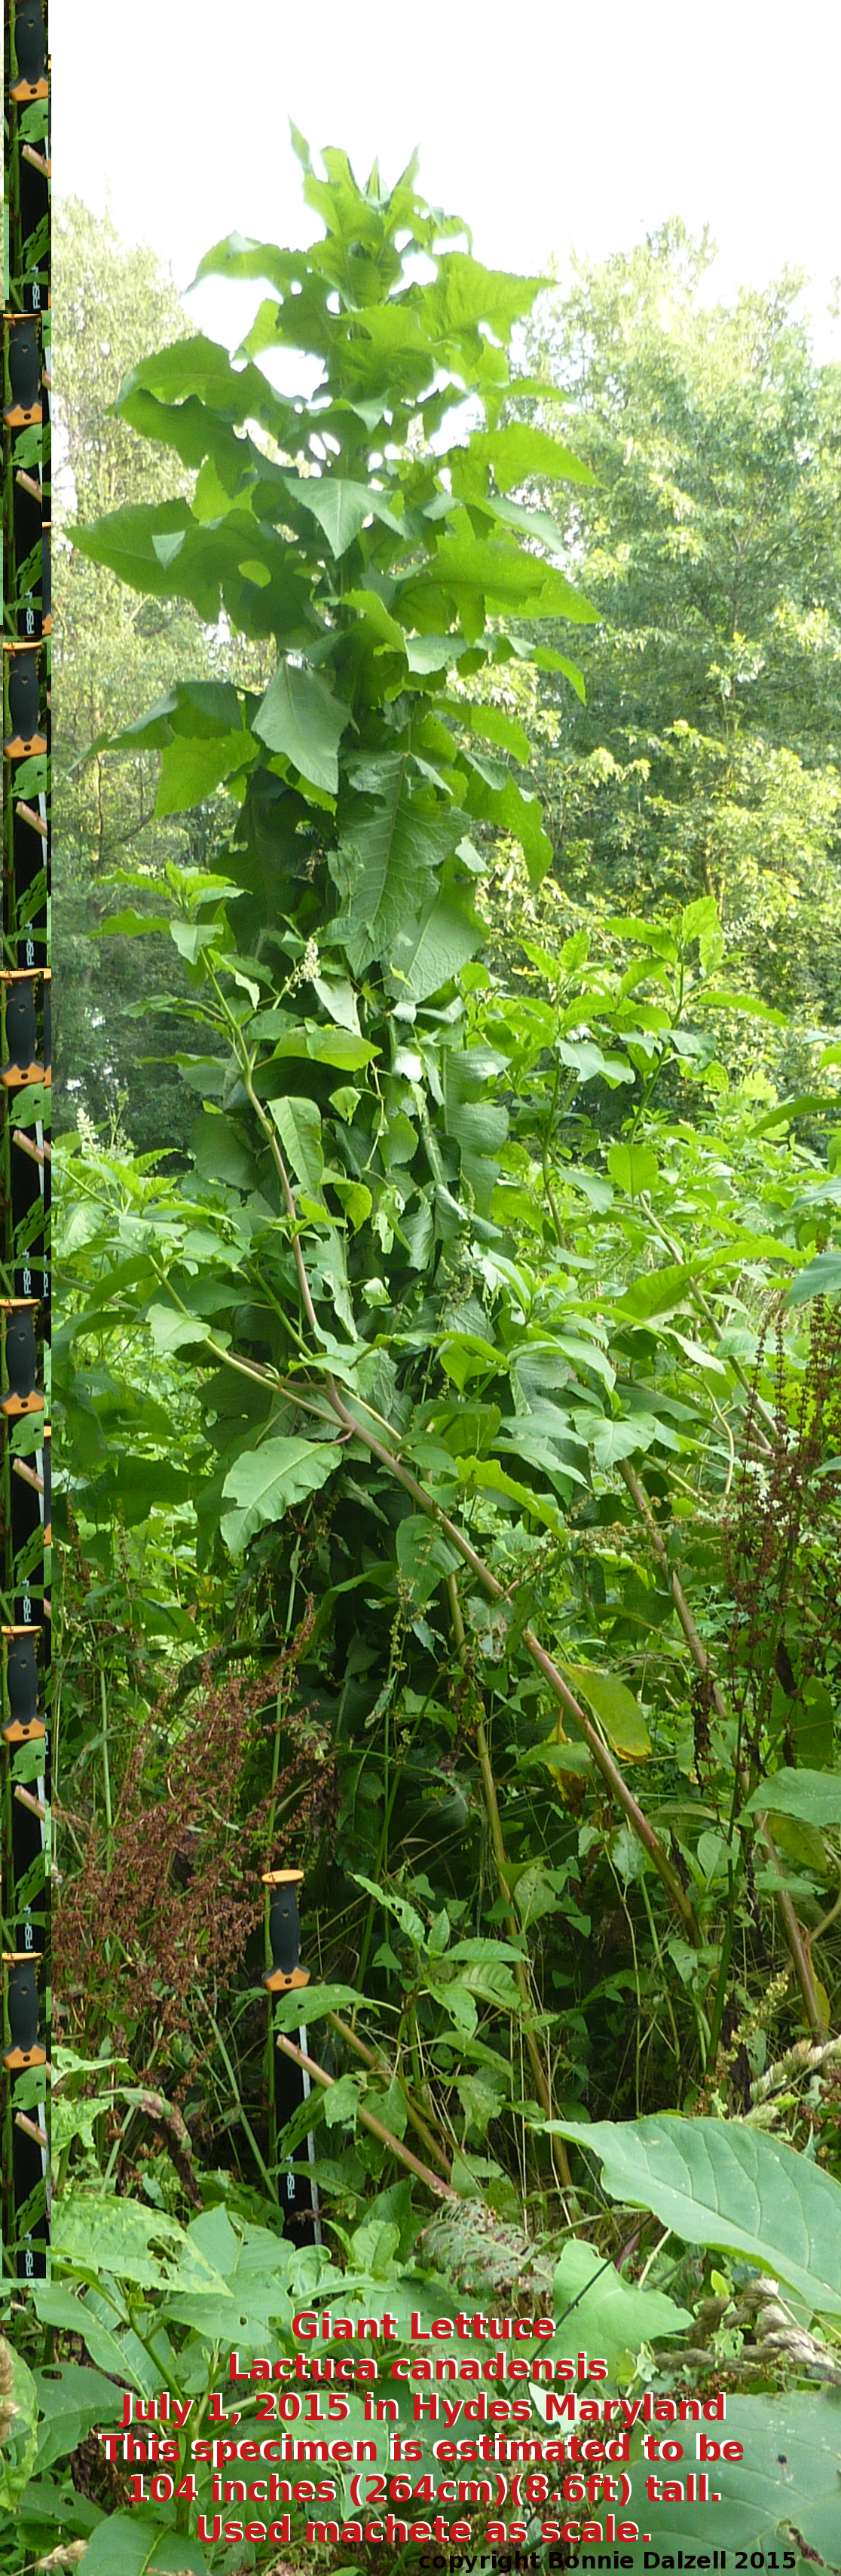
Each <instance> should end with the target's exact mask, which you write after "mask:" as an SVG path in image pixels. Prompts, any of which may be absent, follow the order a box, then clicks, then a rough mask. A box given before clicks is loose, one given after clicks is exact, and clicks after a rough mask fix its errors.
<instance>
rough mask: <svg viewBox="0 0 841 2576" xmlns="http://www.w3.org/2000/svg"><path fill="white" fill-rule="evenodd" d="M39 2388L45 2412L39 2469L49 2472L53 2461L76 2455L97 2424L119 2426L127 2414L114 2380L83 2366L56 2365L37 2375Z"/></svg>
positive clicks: (41, 2406) (62, 2363) (40, 2401)
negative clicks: (74, 2452) (67, 2455)
mask: <svg viewBox="0 0 841 2576" xmlns="http://www.w3.org/2000/svg"><path fill="white" fill-rule="evenodd" d="M35 2386H36V2390H37V2394H38V2404H39V2407H40V2410H41V2418H42V2421H41V2425H40V2428H39V2436H38V2469H39V2472H40V2471H42V2470H44V2469H48V2468H49V2467H50V2466H51V2463H52V2461H53V2460H61V2459H63V2458H64V2457H65V2454H66V2453H67V2452H68V2451H75V2450H76V2448H77V2446H78V2444H79V2443H80V2442H82V2441H84V2439H85V2436H86V2435H87V2434H88V2433H89V2432H90V2430H91V2427H92V2425H94V2424H116V2423H119V2420H120V2417H121V2415H122V2411H123V2401H122V2395H121V2392H120V2390H119V2388H115V2386H114V2382H113V2380H112V2379H106V2378H105V2377H104V2375H103V2372H102V2371H101V2370H90V2369H89V2368H87V2367H86V2366H85V2365H84V2364H82V2363H81V2362H76V2361H64V2362H55V2363H53V2364H52V2365H51V2366H50V2367H48V2368H46V2369H44V2370H38V2371H36V2373H35Z"/></svg>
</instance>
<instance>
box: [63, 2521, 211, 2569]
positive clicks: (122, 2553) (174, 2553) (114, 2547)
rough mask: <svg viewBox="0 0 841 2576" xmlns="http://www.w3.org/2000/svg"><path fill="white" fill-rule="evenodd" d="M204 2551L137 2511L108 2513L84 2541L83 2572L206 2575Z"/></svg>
mask: <svg viewBox="0 0 841 2576" xmlns="http://www.w3.org/2000/svg"><path fill="white" fill-rule="evenodd" d="M208 2563H209V2562H208V2556H207V2551H206V2550H205V2549H202V2547H201V2545H200V2543H199V2541H197V2540H181V2539H180V2538H179V2536H178V2533H177V2532H174V2531H171V2530H170V2529H169V2527H168V2526H166V2527H164V2528H162V2526H161V2524H160V2523H159V2522H158V2521H154V2522H151V2521H149V2520H147V2517H146V2515H145V2514H140V2513H109V2514H106V2515H105V2517H104V2519H103V2521H102V2522H98V2523H97V2526H96V2530H95V2531H94V2532H92V2534H91V2538H90V2540H89V2541H88V2544H87V2547H86V2550H85V2557H84V2567H85V2576H207V2569H208Z"/></svg>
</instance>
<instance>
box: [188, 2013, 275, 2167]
mask: <svg viewBox="0 0 841 2576" xmlns="http://www.w3.org/2000/svg"><path fill="white" fill-rule="evenodd" d="M203 2001H204V2008H205V2012H206V2014H207V2018H208V2021H209V2023H210V2027H211V2030H212V2032H213V2036H214V2039H215V2041H216V2045H217V2048H218V2050H219V2055H220V2057H221V2059H222V2064H223V2066H224V2068H225V2071H226V2074H227V2077H228V2082H229V2084H230V2087H231V2092H232V2094H233V2098H234V2101H235V2103H236V2106H237V2113H238V2116H239V2120H240V2125H241V2127H242V2129H243V2130H244V2132H245V2135H246V2137H247V2139H248V2144H249V2146H250V2148H251V2153H252V2155H253V2157H254V2160H255V2163H256V2165H257V2167H258V2169H259V2171H260V2173H261V2174H262V2176H263V2181H264V2183H265V2186H266V2190H267V2192H268V2195H269V2199H270V2200H277V2199H278V2198H279V2194H278V2188H277V2179H276V2178H275V2180H274V2182H273V2181H272V2178H271V2175H270V2173H269V2171H268V2168H267V2166H266V2165H265V2163H264V2161H263V2157H262V2156H261V2154H260V2149H259V2147H258V2145H257V2140H256V2138H255V2135H254V2131H253V2129H252V2126H251V2122H250V2120H249V2119H248V2116H247V2113H246V2111H245V2108H244V2105H243V2100H242V2094H241V2092H240V2089H239V2085H238V2083H237V2079H236V2076H235V2074H234V2070H233V2067H232V2065H231V2061H230V2058H229V2056H228V2051H227V2049H226V2047H225V2042H224V2040H223V2037H222V2033H221V2030H220V2028H219V2024H218V2021H217V2020H216V2018H215V2015H214V2014H213V2013H212V2012H211V2009H210V2005H209V2003H208V2000H207V1996H206V1995H205V1996H204V1998H203Z"/></svg>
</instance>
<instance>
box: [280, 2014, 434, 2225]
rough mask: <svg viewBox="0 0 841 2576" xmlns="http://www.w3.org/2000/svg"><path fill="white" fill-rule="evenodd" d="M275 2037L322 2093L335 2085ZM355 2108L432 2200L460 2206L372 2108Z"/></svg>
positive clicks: (302, 2054) (282, 2038)
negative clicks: (430, 2194) (431, 2195)
mask: <svg viewBox="0 0 841 2576" xmlns="http://www.w3.org/2000/svg"><path fill="white" fill-rule="evenodd" d="M276 2037H277V2045H278V2048H282V2049H283V2051H284V2054H285V2056H287V2057H291V2058H293V2059H294V2063H295V2065H296V2066H303V2067H304V2068H305V2069H306V2072H307V2074H308V2075H309V2076H310V2077H311V2078H312V2081H313V2083H315V2084H320V2085H321V2087H322V2090H323V2091H324V2092H327V2091H329V2089H330V2087H331V2086H332V2085H333V2084H335V2081H336V2078H335V2076H334V2075H327V2074H326V2073H325V2070H324V2067H323V2066H318V2065H317V2064H316V2060H315V2058H314V2057H309V2056H307V2055H306V2053H305V2051H304V2049H302V2048H296V2047H295V2045H294V2041H292V2040H291V2039H287V2038H286V2036H285V2033H284V2032H283V2031H280V2030H279V2031H278V2032H277V2033H276ZM357 2109H358V2112H359V2117H360V2120H361V2121H362V2123H363V2126H364V2127H365V2128H366V2129H370V2130H371V2133H372V2136H373V2137H375V2138H381V2139H382V2143H383V2146H385V2147H389V2148H390V2150H391V2154H392V2155H393V2156H397V2157H398V2158H399V2161H400V2163H401V2165H408V2168H409V2172H410V2173H413V2174H417V2176H418V2178H419V2180H420V2181H421V2182H425V2184H426V2187H427V2190H428V2191H433V2192H434V2193H435V2197H436V2200H452V2201H455V2203H456V2206H457V2207H460V2205H461V2204H460V2201H459V2195H458V2192H457V2191H454V2190H453V2187H452V2184H451V2183H447V2182H442V2181H441V2180H440V2177H439V2175H438V2174H434V2173H433V2172H432V2170H431V2167H430V2166H429V2165H422V2164H421V2161H420V2157H419V2156H413V2154H412V2151H411V2148H410V2147H404V2146H402V2145H401V2142H400V2139H399V2138H395V2137H393V2136H392V2132H391V2130H390V2129H387V2128H386V2127H385V2125H384V2122H383V2121H382V2120H378V2119H377V2118H376V2117H375V2114H374V2112H373V2111H368V2110H366V2107H365V2104H364V2102H359V2103H358V2104H357Z"/></svg>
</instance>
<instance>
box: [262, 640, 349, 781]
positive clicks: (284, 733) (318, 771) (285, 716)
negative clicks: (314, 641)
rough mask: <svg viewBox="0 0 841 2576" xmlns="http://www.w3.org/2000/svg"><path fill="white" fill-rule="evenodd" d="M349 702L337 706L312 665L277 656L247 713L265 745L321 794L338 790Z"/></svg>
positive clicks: (336, 700) (335, 700)
mask: <svg viewBox="0 0 841 2576" xmlns="http://www.w3.org/2000/svg"><path fill="white" fill-rule="evenodd" d="M349 721H350V708H349V707H343V706H342V705H341V704H340V702H339V700H338V698H334V696H333V694H332V691H331V690H330V689H328V688H326V687H325V684H324V681H323V680H321V679H319V676H318V673H317V672H316V671H304V670H299V669H298V668H297V667H296V666H295V664H294V663H291V662H279V663H278V666H277V670H276V672H275V674H274V678H273V679H272V680H270V681H269V685H268V688H267V690H266V693H265V697H263V698H261V700H260V704H259V707H258V709H257V713H256V715H255V717H254V719H253V724H254V731H255V733H258V734H259V736H260V740H261V742H265V743H267V744H268V747H269V750H270V751H278V752H283V753H284V754H285V757H286V759H287V760H291V761H292V763H293V765H294V767H295V768H296V769H297V770H299V771H300V775H301V777H302V778H308V779H309V780H310V781H311V783H312V785H313V787H320V788H323V790H324V793H325V795H327V796H335V795H336V794H337V792H338V785H339V769H338V759H337V753H338V748H339V743H340V741H341V737H342V734H343V733H344V730H345V726H346V724H348V723H349Z"/></svg>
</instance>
